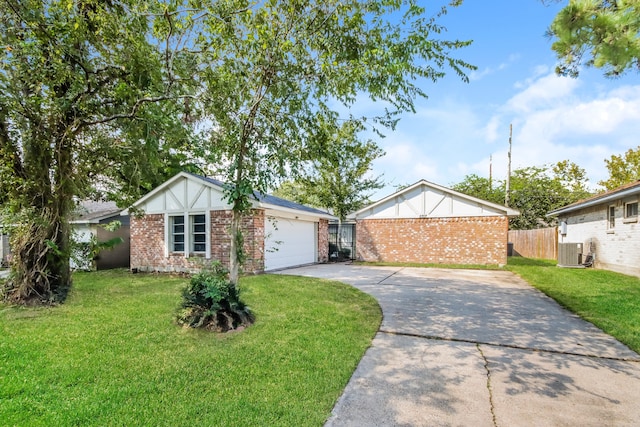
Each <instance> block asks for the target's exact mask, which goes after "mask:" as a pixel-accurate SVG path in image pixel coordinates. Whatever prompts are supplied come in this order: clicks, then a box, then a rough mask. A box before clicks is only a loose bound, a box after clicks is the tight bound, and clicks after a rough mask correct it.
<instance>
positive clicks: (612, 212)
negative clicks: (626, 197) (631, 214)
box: [607, 206, 616, 230]
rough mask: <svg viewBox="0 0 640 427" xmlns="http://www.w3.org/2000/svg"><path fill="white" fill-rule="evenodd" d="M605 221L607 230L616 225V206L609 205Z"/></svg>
mask: <svg viewBox="0 0 640 427" xmlns="http://www.w3.org/2000/svg"><path fill="white" fill-rule="evenodd" d="M607 223H608V227H607V228H609V230H612V229H614V228H615V226H616V207H615V206H609V210H608V212H607Z"/></svg>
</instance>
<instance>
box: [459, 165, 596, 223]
mask: <svg viewBox="0 0 640 427" xmlns="http://www.w3.org/2000/svg"><path fill="white" fill-rule="evenodd" d="M510 186H511V197H510V204H509V205H510V207H512V208H514V209H518V210H519V211H520V216H518V217H515V218H511V219H510V220H509V227H510V228H511V229H514V230H528V229H534V228H542V227H548V226H552V225H553V221H555V220H554V219H552V218H548V217H547V213H548V212H550V211H552V210H554V209H557V208H560V207H562V206H566V205H568V204H571V203H573V202H575V201H577V200H580V199H583V198H585V197H587V196H589V195H590V193H589V191H588V189H587V178H586V172H585V170H584V169H583V168H581V167H579V166H578V165H576V164H575V163H573V162H570V161H568V160H563V161H561V162H558V163H556V164H554V165H546V166H543V167H525V168H520V169H516V170H514V171H513V173H512V175H511V180H510ZM452 188H453V189H454V190H456V191H460V192H462V193H465V194H468V195H470V196H474V197H478V198H480V199H483V200H487V201H489V202H493V203H497V204H501V205H503V204H504V200H505V190H506V188H505V182H504V181H501V180H498V181H496V182H494V183H493V184H492V185H491V186H489V180H488V179H486V178H482V177H479V176H477V175H467V176H466V177H465V178H464V180H463V181H462V182H460V183H457V184H455V185H454V186H452Z"/></svg>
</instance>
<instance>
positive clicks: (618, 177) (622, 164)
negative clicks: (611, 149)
mask: <svg viewBox="0 0 640 427" xmlns="http://www.w3.org/2000/svg"><path fill="white" fill-rule="evenodd" d="M604 162H605V164H606V166H607V170H608V171H609V178H607V179H606V180H603V181H600V182H598V184H600V185H602V186H603V187H604V188H606V189H607V190H613V189H614V188H617V187H620V186H621V185H624V184H628V183H630V182H633V181H636V180H638V179H640V145H639V146H638V147H637V148H635V149H633V148H630V149H628V150H627V151H626V152H625V153H624V154H622V155H619V156H616V155H613V156H611V157H610V158H609V159H608V160H607V159H605V160H604Z"/></svg>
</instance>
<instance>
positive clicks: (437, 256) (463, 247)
mask: <svg viewBox="0 0 640 427" xmlns="http://www.w3.org/2000/svg"><path fill="white" fill-rule="evenodd" d="M508 226H509V222H508V219H507V218H506V217H498V216H494V217H460V218H416V219H365V220H358V221H357V223H356V253H357V259H358V260H361V261H386V262H419V263H435V264H506V263H507V232H508Z"/></svg>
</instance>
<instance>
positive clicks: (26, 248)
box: [4, 137, 74, 304]
mask: <svg viewBox="0 0 640 427" xmlns="http://www.w3.org/2000/svg"><path fill="white" fill-rule="evenodd" d="M54 146H55V150H54V153H55V156H50V155H49V154H48V149H49V144H48V143H47V142H46V141H35V142H32V143H31V144H27V145H26V149H27V150H28V153H25V166H26V170H27V172H28V173H31V174H32V178H34V175H35V177H37V178H38V179H32V180H30V181H31V184H30V185H28V186H27V187H26V188H25V191H24V194H22V197H20V200H21V206H19V209H17V212H16V213H17V214H18V223H17V224H15V226H16V227H15V228H14V229H13V230H12V233H11V247H12V259H11V269H12V272H13V275H12V278H11V280H10V281H9V282H8V283H7V284H6V285H5V290H4V294H5V298H6V299H7V300H8V301H10V302H13V303H20V304H43V303H44V304H49V303H55V302H64V300H65V299H66V296H67V293H68V291H69V288H70V287H71V270H70V265H69V257H70V255H71V244H70V235H71V226H70V225H69V221H70V220H71V214H72V210H73V206H74V203H73V183H72V180H71V176H72V173H73V160H72V156H71V143H70V141H68V140H67V139H66V138H64V137H62V138H60V139H59V140H57V141H56V144H55V145H54ZM53 158H55V160H52V159H53Z"/></svg>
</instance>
